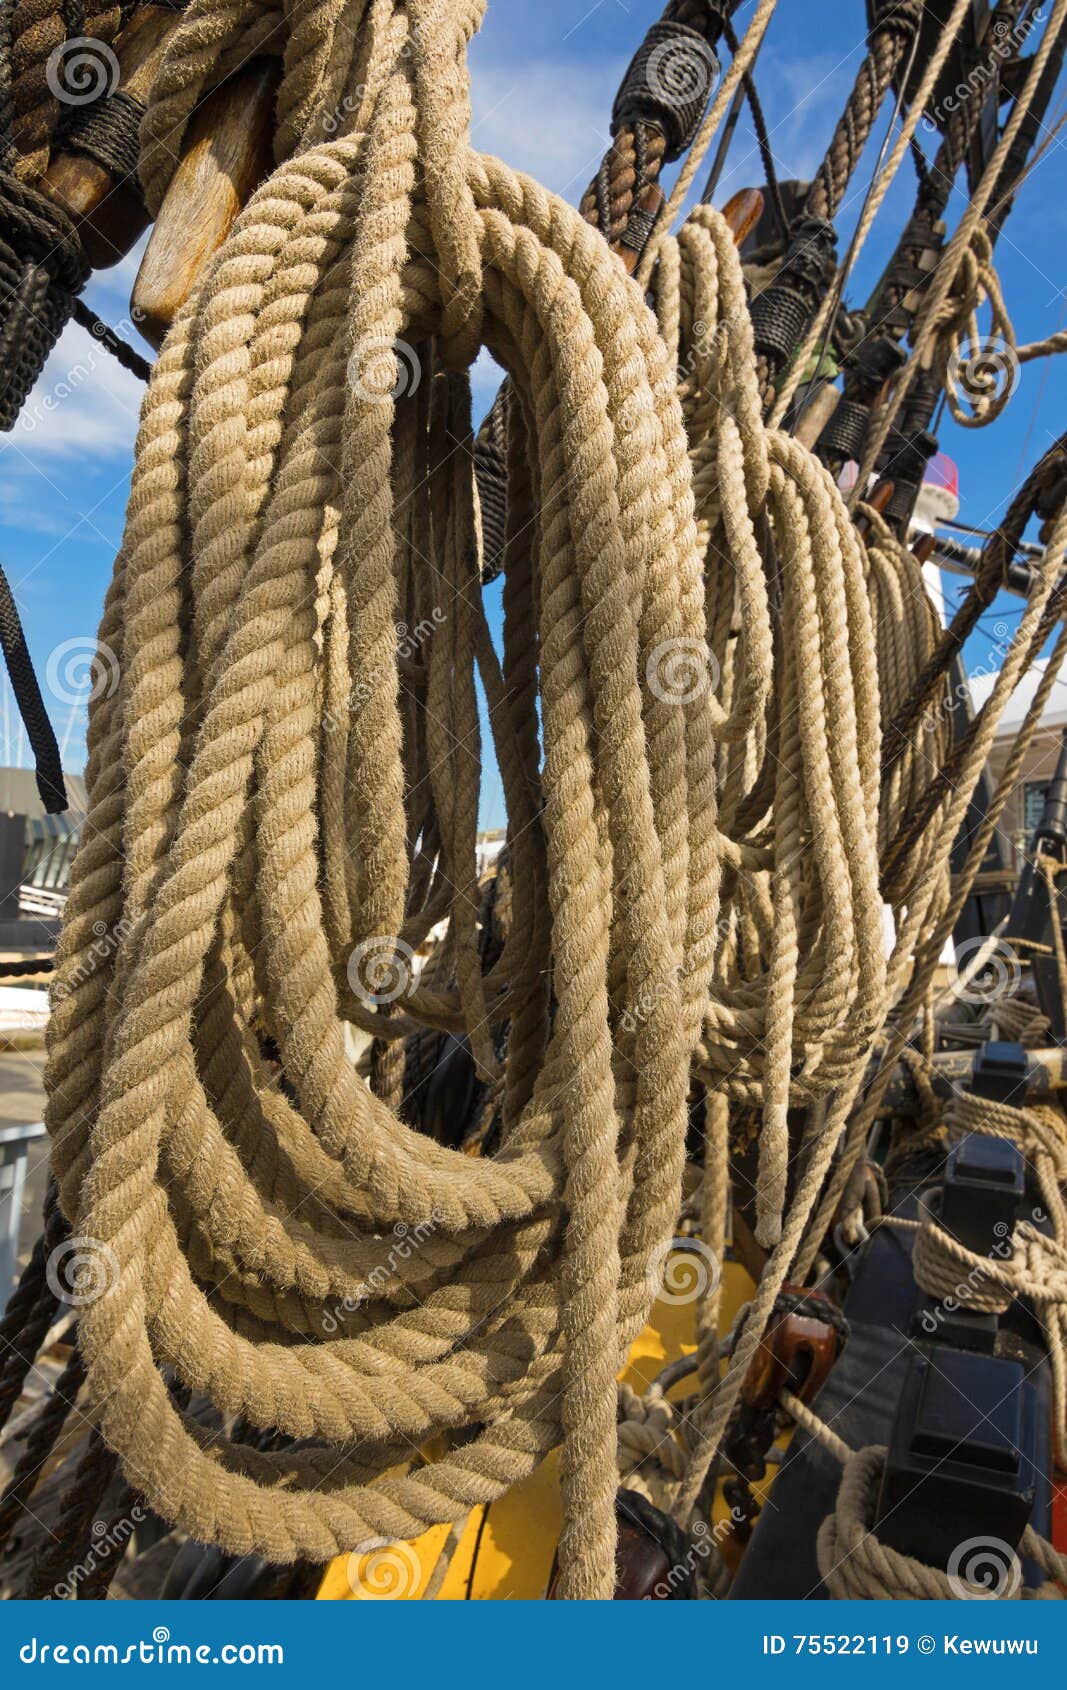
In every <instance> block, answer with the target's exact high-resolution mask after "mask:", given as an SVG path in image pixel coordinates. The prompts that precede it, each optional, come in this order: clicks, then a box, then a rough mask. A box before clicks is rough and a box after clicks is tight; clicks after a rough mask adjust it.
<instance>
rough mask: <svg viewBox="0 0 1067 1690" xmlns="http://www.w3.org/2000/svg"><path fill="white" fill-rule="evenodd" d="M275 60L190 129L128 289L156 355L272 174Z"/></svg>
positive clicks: (250, 72)
mask: <svg viewBox="0 0 1067 1690" xmlns="http://www.w3.org/2000/svg"><path fill="white" fill-rule="evenodd" d="M280 79H281V66H280V63H279V61H278V60H277V59H271V58H260V59H255V60H253V62H252V63H251V64H250V65H249V66H248V67H247V69H245V70H242V71H240V72H239V73H238V74H237V75H235V76H232V77H230V78H229V80H228V81H227V82H225V83H223V85H222V87H221V88H217V89H216V90H215V92H214V93H213V94H212V95H210V96H209V98H208V99H207V100H205V102H204V104H203V106H202V107H201V108H200V110H199V112H198V113H197V115H196V117H195V118H194V119H193V121H192V123H191V124H190V125H189V131H188V136H187V140H186V146H185V151H184V153H183V155H182V160H181V163H180V164H179V165H178V168H177V169H176V170H175V172H174V175H173V177H172V178H171V183H170V186H169V187H168V189H167V192H166V195H165V197H164V200H163V204H162V205H161V206H160V209H159V216H158V217H157V218H156V226H155V228H154V229H153V231H152V236H151V239H150V240H149V242H148V247H147V249H146V251H145V255H144V258H143V259H142V260H141V268H140V270H139V271H138V272H137V280H136V282H135V283H134V286H133V298H132V307H133V315H134V319H135V321H136V322H137V325H138V327H139V329H140V331H141V333H142V334H143V335H144V337H145V339H146V340H147V341H149V342H150V343H151V344H152V345H153V346H155V347H157V348H158V347H159V346H160V345H161V343H162V341H163V337H164V335H165V334H166V332H167V330H168V329H169V328H170V325H171V323H172V322H173V321H174V318H175V316H176V314H177V312H178V310H179V309H180V307H181V306H182V305H183V304H184V303H185V301H186V300H187V299H188V297H189V295H190V293H191V292H192V290H193V287H194V285H195V283H196V281H197V278H198V277H199V275H200V274H201V272H202V270H203V268H204V265H205V264H206V263H207V261H208V259H209V258H211V256H212V254H213V253H216V252H217V251H218V249H219V247H220V246H221V245H222V243H223V241H224V240H225V239H226V236H227V235H228V234H229V232H230V230H231V229H232V227H233V225H234V222H235V220H236V218H237V215H238V213H239V212H240V211H241V209H242V207H243V206H244V205H245V203H246V201H247V200H248V199H249V198H250V196H251V195H252V193H253V192H254V191H255V189H256V188H257V187H258V186H259V184H260V182H262V180H263V178H264V177H265V176H266V175H267V173H268V172H269V171H270V169H271V167H272V165H273V162H274V155H273V152H272V145H271V144H272V140H273V133H274V104H275V99H276V96H277V92H278V83H279V81H280Z"/></svg>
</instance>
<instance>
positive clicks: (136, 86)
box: [39, 5, 181, 270]
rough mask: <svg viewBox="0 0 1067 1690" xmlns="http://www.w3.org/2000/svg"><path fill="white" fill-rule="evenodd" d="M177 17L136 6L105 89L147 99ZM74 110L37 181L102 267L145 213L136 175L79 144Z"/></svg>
mask: <svg viewBox="0 0 1067 1690" xmlns="http://www.w3.org/2000/svg"><path fill="white" fill-rule="evenodd" d="M180 22H181V13H180V12H176V11H174V10H172V8H171V7H169V6H148V5H146V6H138V8H137V10H136V11H135V12H134V13H133V14H132V15H131V17H130V21H129V23H128V24H127V25H126V28H125V29H124V30H123V31H122V33H121V34H120V35H119V36H118V37H117V38H116V41H115V46H114V64H117V67H118V75H117V77H114V83H115V85H114V87H112V88H110V89H108V90H107V92H108V94H109V95H114V94H119V95H121V96H124V97H125V98H126V99H130V100H136V101H137V102H138V103H139V104H140V105H142V106H143V105H145V104H146V102H147V100H148V96H149V93H150V91H151V88H152V84H153V82H154V81H155V78H156V74H157V72H158V70H159V67H160V64H161V63H162V60H163V55H164V52H165V51H166V48H167V43H168V42H169V41H170V39H171V37H172V35H173V34H174V31H175V30H176V29H177V27H178V25H179V23H180ZM114 64H112V66H111V69H112V74H113V73H114ZM88 109H89V108H86V111H88ZM103 109H104V110H106V107H105V108H103ZM79 115H80V114H78V113H75V118H74V123H73V129H74V138H73V139H72V141H71V143H70V145H69V146H68V147H67V148H66V149H65V150H64V151H63V152H60V153H57V154H56V156H55V157H54V158H53V159H52V161H51V163H50V164H49V166H48V169H47V170H46V171H45V174H44V176H43V177H42V178H41V182H40V184H39V185H40V188H41V191H42V192H43V193H45V194H47V195H48V198H49V199H51V200H52V201H54V203H55V204H56V205H58V206H59V207H60V209H61V210H62V211H65V212H66V214H67V216H68V217H69V218H70V219H71V221H72V222H73V223H74V226H75V228H76V229H77V231H78V234H79V236H80V238H81V243H82V247H83V248H84V251H85V256H86V258H87V259H88V260H89V262H90V264H91V265H92V266H93V268H94V270H106V269H107V268H108V266H109V265H111V264H117V263H118V262H119V259H120V258H125V256H126V254H127V253H128V252H129V251H130V250H131V249H132V248H133V246H134V245H135V244H136V242H137V240H138V239H139V238H140V236H141V235H142V234H143V232H144V230H145V229H147V227H148V224H149V221H150V219H149V216H148V212H147V210H146V209H145V204H144V200H143V199H142V198H141V191H140V188H139V186H138V184H137V182H136V180H132V179H131V178H130V177H128V176H125V175H121V174H119V173H118V171H116V170H114V169H109V168H108V167H107V166H106V165H105V164H104V163H102V162H101V160H100V159H98V158H95V157H93V156H92V155H91V154H90V153H88V152H82V151H80V150H79V148H78V144H77V127H78V119H79Z"/></svg>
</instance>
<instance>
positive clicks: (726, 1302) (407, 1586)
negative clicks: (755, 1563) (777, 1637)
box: [318, 1263, 752, 1602]
mask: <svg viewBox="0 0 1067 1690" xmlns="http://www.w3.org/2000/svg"><path fill="white" fill-rule="evenodd" d="M751 1293H752V1281H751V1280H750V1279H749V1277H748V1275H747V1274H746V1273H745V1271H744V1269H743V1268H741V1267H738V1266H736V1265H735V1264H734V1263H727V1265H726V1269H725V1273H724V1276H723V1294H722V1303H721V1310H720V1317H721V1322H722V1331H723V1333H725V1332H727V1331H728V1330H729V1328H730V1326H731V1324H732V1322H733V1319H734V1316H735V1315H736V1313H737V1310H738V1309H739V1308H740V1306H741V1304H742V1303H743V1302H744V1301H745V1300H746V1298H747V1297H749V1296H750V1295H751ZM694 1315H695V1310H694V1306H693V1304H691V1303H669V1302H664V1301H662V1300H661V1301H660V1302H657V1304H656V1306H655V1308H654V1309H653V1311H652V1317H651V1319H650V1321H649V1324H648V1325H647V1326H646V1327H645V1329H644V1331H643V1332H642V1333H641V1335H640V1336H639V1338H638V1339H637V1341H636V1343H635V1344H634V1346H633V1349H632V1350H631V1351H630V1356H629V1360H628V1362H627V1365H626V1368H625V1371H624V1372H623V1373H622V1375H621V1377H622V1378H623V1379H624V1380H625V1381H626V1382H627V1383H628V1384H630V1385H632V1386H633V1387H634V1389H635V1390H638V1391H644V1390H646V1389H647V1388H648V1386H649V1385H651V1383H652V1381H653V1380H654V1379H655V1377H656V1375H657V1374H658V1373H660V1372H661V1371H662V1369H663V1368H664V1367H665V1366H666V1364H667V1362H668V1361H673V1360H674V1359H675V1358H676V1357H678V1356H681V1355H689V1354H691V1353H692V1351H693V1349H694V1347H695V1332H694ZM683 1390H684V1386H683ZM721 1506H722V1505H721V1502H720V1503H719V1505H718V1506H717V1509H716V1512H718V1510H719V1508H721ZM560 1524H561V1517H560V1495H559V1456H558V1452H556V1451H553V1452H552V1453H551V1454H550V1455H548V1456H547V1457H546V1458H545V1460H544V1461H543V1462H542V1463H541V1465H540V1466H539V1467H538V1468H537V1470H536V1472H534V1473H531V1475H530V1477H529V1478H528V1479H525V1480H524V1481H523V1482H522V1484H518V1485H514V1486H513V1487H512V1489H511V1490H509V1491H506V1492H505V1494H504V1495H503V1496H502V1497H500V1498H499V1499H498V1500H497V1501H496V1502H494V1503H492V1505H491V1506H490V1507H489V1508H488V1509H485V1508H476V1509H475V1510H474V1512H473V1513H472V1514H471V1517H470V1519H469V1520H468V1521H467V1524H466V1527H465V1528H464V1532H463V1537H462V1539H461V1541H460V1543H459V1545H458V1547H457V1549H456V1552H455V1554H454V1555H453V1557H452V1561H451V1564H450V1566H449V1569H448V1573H447V1575H446V1577H445V1581H444V1584H443V1585H442V1587H441V1590H440V1593H439V1597H438V1600H440V1601H442V1602H450V1601H451V1602H462V1601H465V1600H475V1601H479V1602H506V1601H509V1600H510V1601H530V1600H537V1599H539V1598H541V1597H543V1596H544V1594H545V1591H546V1589H547V1587H548V1580H549V1576H550V1574H551V1571H552V1560H553V1557H554V1555H555V1552H556V1544H557V1543H558V1542H559V1534H560ZM448 1533H449V1528H448V1526H434V1527H433V1528H432V1529H431V1530H430V1531H428V1532H424V1533H423V1534H422V1536H421V1537H418V1538H415V1539H414V1540H413V1542H412V1543H411V1544H410V1546H407V1549H406V1550H405V1551H404V1553H403V1558H402V1559H401V1560H400V1561H398V1562H397V1563H396V1565H395V1566H394V1567H392V1568H390V1569H389V1575H388V1576H386V1575H385V1574H384V1573H383V1574H382V1575H381V1576H377V1575H376V1574H375V1573H373V1572H370V1573H369V1574H368V1567H367V1561H368V1558H367V1557H366V1556H348V1555H339V1556H338V1557H337V1559H336V1560H334V1561H331V1563H330V1565H329V1567H328V1568H327V1569H326V1574H325V1576H324V1578H323V1581H322V1585H321V1587H320V1589H319V1593H318V1600H319V1601H320V1602H331V1601H333V1602H337V1601H340V1602H350V1601H353V1600H355V1599H357V1597H358V1598H359V1599H361V1600H365V1599H368V1594H369V1593H370V1592H372V1591H374V1590H376V1589H380V1596H381V1598H382V1599H393V1600H399V1601H407V1602H417V1601H419V1600H420V1599H421V1597H422V1594H423V1591H424V1590H425V1589H426V1586H427V1584H428V1583H429V1580H430V1577H431V1575H432V1573H433V1570H434V1567H435V1566H436V1565H437V1561H438V1558H439V1556H440V1554H441V1550H442V1549H443V1547H444V1544H445V1541H446V1539H447V1537H448Z"/></svg>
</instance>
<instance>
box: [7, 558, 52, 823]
mask: <svg viewBox="0 0 1067 1690" xmlns="http://www.w3.org/2000/svg"><path fill="white" fill-rule="evenodd" d="M0 648H2V649H3V653H4V662H5V663H6V664H7V672H8V675H9V677H10V679H11V690H12V692H13V693H14V695H15V704H16V705H17V707H18V712H19V715H20V716H21V717H22V721H23V725H24V726H25V729H26V733H27V735H28V737H29V741H30V750H31V751H32V752H33V761H34V766H35V770H36V775H37V790H38V792H39V793H40V794H41V802H42V803H43V804H44V807H45V810H46V811H47V812H48V814H49V815H50V816H58V815H61V814H62V812H63V811H64V810H66V809H68V808H69V805H68V802H67V789H66V786H65V785H64V782H63V765H62V763H61V762H60V757H59V745H58V743H57V741H56V736H55V733H54V732H53V729H52V724H51V722H50V721H49V720H48V712H47V710H46V709H45V707H44V700H43V699H42V697H41V689H40V687H39V685H38V683H37V676H36V675H35V674H34V670H33V662H32V660H31V658H30V653H29V647H28V646H27V644H26V636H25V634H24V633H23V631H22V623H21V622H20V621H19V613H18V610H17V608H16V606H15V600H14V598H13V596H12V593H11V588H10V586H9V585H8V580H7V576H6V575H5V574H4V571H3V567H2V565H0Z"/></svg>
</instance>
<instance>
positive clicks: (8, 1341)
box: [0, 1185, 67, 1432]
mask: <svg viewBox="0 0 1067 1690" xmlns="http://www.w3.org/2000/svg"><path fill="white" fill-rule="evenodd" d="M66 1236H67V1222H66V1219H65V1217H64V1215H63V1212H62V1210H61V1209H60V1207H59V1203H58V1201H57V1199H56V1194H55V1188H54V1185H50V1187H49V1199H48V1202H47V1204H46V1210H45V1226H44V1231H43V1233H42V1234H41V1237H40V1238H39V1239H38V1240H37V1243H36V1245H35V1246H34V1251H33V1255H32V1256H31V1258H30V1262H29V1266H28V1267H27V1268H26V1271H25V1273H24V1274H23V1276H22V1279H21V1280H20V1282H19V1287H18V1290H17V1291H16V1292H15V1295H14V1296H13V1297H12V1299H11V1302H10V1303H9V1305H8V1310H7V1314H6V1315H5V1316H4V1320H3V1323H2V1324H0V1358H2V1361H0V1432H2V1431H3V1429H4V1427H5V1426H6V1425H7V1423H8V1421H9V1420H10V1418H11V1411H12V1409H13V1408H14V1406H15V1404H16V1403H17V1402H18V1400H19V1397H20V1396H21V1395H22V1392H23V1388H24V1386H25V1384H26V1380H27V1378H28V1376H29V1373H30V1369H31V1368H32V1367H33V1364H34V1362H35V1361H36V1360H37V1352H38V1351H39V1349H40V1348H41V1345H42V1344H43V1343H44V1341H45V1338H46V1337H47V1336H48V1330H49V1328H50V1326H51V1325H52V1322H53V1321H54V1320H55V1318H56V1313H57V1311H58V1309H59V1296H58V1294H57V1293H56V1292H55V1291H54V1290H53V1289H52V1287H51V1285H50V1284H49V1282H48V1268H49V1264H50V1261H51V1258H52V1254H53V1252H54V1251H55V1250H56V1249H57V1248H58V1247H59V1245H60V1244H62V1242H63V1240H64V1239H65V1238H66Z"/></svg>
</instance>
